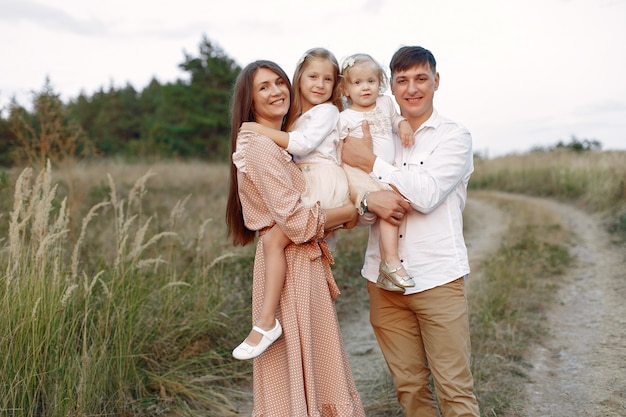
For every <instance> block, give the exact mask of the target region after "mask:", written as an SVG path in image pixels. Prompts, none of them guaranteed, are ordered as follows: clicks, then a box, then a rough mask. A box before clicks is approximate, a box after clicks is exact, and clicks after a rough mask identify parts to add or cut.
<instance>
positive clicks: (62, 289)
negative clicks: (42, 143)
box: [0, 163, 250, 416]
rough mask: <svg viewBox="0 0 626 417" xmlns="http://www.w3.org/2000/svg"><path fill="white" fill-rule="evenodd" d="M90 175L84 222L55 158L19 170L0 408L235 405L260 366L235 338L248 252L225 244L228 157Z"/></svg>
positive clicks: (172, 409)
mask: <svg viewBox="0 0 626 417" xmlns="http://www.w3.org/2000/svg"><path fill="white" fill-rule="evenodd" d="M130 171H133V172H132V173H131V172H130ZM139 171H144V174H143V175H141V176H138V177H137V176H135V179H133V178H132V177H133V175H135V174H138V172H139ZM81 172H82V174H83V175H81V178H82V179H83V181H82V182H81V184H83V187H82V188H80V187H79V188H78V189H81V190H82V192H83V193H84V194H85V196H86V197H87V198H85V199H84V201H89V200H92V203H91V204H86V205H85V206H84V207H81V213H83V215H82V218H81V219H80V220H79V219H71V218H70V216H69V210H68V201H67V198H66V197H65V196H64V190H63V184H62V183H55V182H54V179H53V173H52V170H51V167H50V164H48V165H47V166H46V168H45V169H43V170H41V172H39V173H37V174H36V173H35V172H33V170H32V169H25V170H23V171H22V172H21V173H19V175H17V177H16V179H15V187H14V193H13V196H12V200H13V203H12V206H11V208H10V211H9V213H2V217H0V220H2V222H3V223H5V222H6V223H5V225H4V226H3V227H2V230H3V231H5V232H6V233H3V235H5V236H6V237H3V238H2V241H1V242H0V243H1V244H2V247H1V251H0V268H1V272H0V314H1V315H2V317H3V318H4V319H3V320H2V321H1V322H0V334H2V343H0V357H2V362H1V364H0V375H1V378H2V384H3V389H2V390H1V392H0V410H1V411H0V414H2V415H7V416H88V415H89V416H90V415H119V416H131V415H138V416H139V415H141V416H149V415H163V414H164V413H166V412H169V413H171V415H206V413H207V412H208V411H209V410H210V411H211V412H216V411H218V410H219V411H220V412H222V413H223V414H224V415H227V414H228V413H229V410H230V409H231V404H230V401H229V399H228V398H229V397H231V395H230V391H231V390H235V389H236V383H237V380H238V378H239V377H240V376H241V375H245V374H246V373H247V372H248V369H246V367H245V366H242V365H240V364H237V363H234V362H232V361H230V360H227V359H226V358H227V355H226V353H227V352H225V350H226V348H225V346H231V345H234V344H235V342H236V341H238V340H239V339H240V338H241V334H242V333H243V331H244V330H243V327H246V328H247V327H248V326H247V325H246V324H244V323H246V322H247V321H248V320H249V318H248V314H247V308H248V302H247V297H246V292H247V288H248V287H249V265H250V254H248V253H247V251H245V250H244V251H241V252H240V253H239V254H238V257H235V255H234V254H231V253H230V249H228V250H225V247H226V243H225V242H224V227H223V226H222V224H223V222H222V216H223V207H224V189H225V182H224V179H225V172H226V168H225V167H217V166H213V167H210V166H207V165H206V164H201V163H198V164H171V163H161V164H154V165H153V166H152V167H150V168H148V169H146V167H145V166H143V167H139V166H135V167H130V166H127V165H119V164H115V163H114V164H113V165H108V164H105V165H102V166H98V164H95V165H93V164H91V165H85V166H83V167H82V171H81ZM94 172H97V174H95V177H99V178H100V180H99V182H92V183H90V184H88V181H90V178H91V177H90V176H91V175H94ZM106 172H109V174H108V175H107V174H105V173H106ZM11 175H13V174H11ZM159 176H160V178H159ZM114 177H117V178H118V182H121V184H118V183H117V182H116V181H115V180H114ZM120 178H121V180H120ZM76 190H77V189H76V188H75V191H76ZM2 191H7V190H6V189H3V190H2ZM6 197H8V196H6V195H4V196H3V201H5V202H6V201H7V198H6ZM9 200H10V198H9ZM72 221H75V222H77V224H78V225H79V227H78V228H77V229H76V230H79V232H78V233H77V235H76V237H75V238H73V239H72V238H71V237H70V236H69V233H68V232H69V230H70V223H71V222H72ZM227 394H228V395H227Z"/></svg>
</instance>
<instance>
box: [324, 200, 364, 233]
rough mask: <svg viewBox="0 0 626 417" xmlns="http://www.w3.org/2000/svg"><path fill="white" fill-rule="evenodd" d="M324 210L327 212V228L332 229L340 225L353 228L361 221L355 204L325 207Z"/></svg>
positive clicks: (325, 227)
mask: <svg viewBox="0 0 626 417" xmlns="http://www.w3.org/2000/svg"><path fill="white" fill-rule="evenodd" d="M322 211H323V212H324V213H326V222H325V223H324V229H325V230H332V229H335V228H337V227H338V226H343V228H344V229H352V228H353V227H354V226H356V224H357V222H358V221H359V213H358V212H357V211H356V209H355V208H354V205H353V204H344V205H343V206H340V207H335V208H331V209H323V210H322Z"/></svg>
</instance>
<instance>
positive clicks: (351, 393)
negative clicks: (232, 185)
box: [233, 132, 365, 417]
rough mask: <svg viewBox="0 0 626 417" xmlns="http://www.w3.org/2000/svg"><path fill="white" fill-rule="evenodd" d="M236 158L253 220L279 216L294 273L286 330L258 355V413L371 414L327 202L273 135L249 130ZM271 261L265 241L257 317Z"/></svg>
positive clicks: (283, 308) (275, 416)
mask: <svg viewBox="0 0 626 417" xmlns="http://www.w3.org/2000/svg"><path fill="white" fill-rule="evenodd" d="M233 163H234V164H235V166H236V167H237V169H238V184H239V196H240V199H241V205H242V209H243V215H244V220H245V223H246V226H247V227H248V228H249V229H251V230H262V229H265V228H267V227H269V226H272V225H273V224H274V223H277V224H278V225H279V226H280V227H281V229H282V230H283V232H284V233H285V234H286V235H287V236H288V237H289V238H290V239H291V240H292V242H294V244H291V245H289V246H287V248H286V249H285V255H286V258H287V276H286V280H285V285H284V287H283V291H282V294H281V297H280V305H279V308H278V312H277V318H278V320H279V321H280V323H281V325H282V327H283V335H282V336H281V337H280V339H278V340H277V341H276V342H274V343H273V344H272V345H271V346H270V347H269V348H268V349H267V350H266V351H265V352H264V353H263V354H261V355H260V356H258V357H256V358H255V359H254V365H253V372H254V373H253V382H254V409H253V413H252V415H253V417H365V413H364V411H363V407H362V405H361V400H360V397H359V394H358V392H357V391H356V387H355V385H354V380H353V378H352V373H351V371H350V366H349V363H348V359H347V356H346V353H345V349H344V344H343V340H342V337H341V333H340V329H339V323H338V321H337V313H336V310H335V305H334V299H335V298H336V297H337V296H338V295H339V290H338V288H337V285H336V284H335V280H334V278H333V276H332V273H331V270H330V264H331V263H332V256H331V254H330V252H329V251H328V247H327V246H326V242H324V241H323V239H322V238H323V235H324V230H323V229H324V220H325V218H324V214H323V212H322V211H321V209H320V207H319V204H315V205H313V206H312V207H310V206H305V205H304V204H303V203H302V201H301V195H302V193H303V192H304V191H305V189H306V184H305V180H304V177H303V175H302V173H301V172H300V170H299V169H298V167H297V166H296V165H295V164H294V163H293V162H292V159H291V155H289V153H287V152H286V151H285V150H283V149H282V148H280V147H278V146H277V145H276V144H275V143H274V142H272V141H271V140H270V139H269V138H267V137H265V136H261V135H258V134H256V133H252V132H241V133H240V134H239V137H238V140H237V152H235V153H234V154H233ZM264 273H265V261H264V259H263V250H262V248H261V247H260V246H259V244H257V248H256V256H255V261H254V276H253V294H252V319H253V322H254V321H256V318H257V316H258V314H259V311H260V308H261V302H262V299H263V282H264Z"/></svg>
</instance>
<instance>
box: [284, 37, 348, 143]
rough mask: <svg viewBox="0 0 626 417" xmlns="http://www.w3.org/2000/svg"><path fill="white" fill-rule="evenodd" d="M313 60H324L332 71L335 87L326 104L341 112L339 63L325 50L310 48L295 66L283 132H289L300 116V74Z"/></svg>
mask: <svg viewBox="0 0 626 417" xmlns="http://www.w3.org/2000/svg"><path fill="white" fill-rule="evenodd" d="M314 59H325V60H327V61H329V62H330V63H331V64H332V65H333V67H334V69H335V72H334V78H335V85H334V86H333V92H332V94H331V95H330V98H329V99H328V103H333V104H334V105H335V106H337V108H338V109H339V111H342V110H343V102H342V101H341V90H340V86H339V62H337V58H335V55H333V53H332V52H330V51H329V50H328V49H325V48H312V49H309V50H308V51H306V52H305V53H304V55H302V57H301V58H300V60H299V61H298V63H297V64H296V70H295V71H294V73H293V81H292V85H293V93H292V96H293V97H292V100H291V109H290V110H289V115H288V116H287V121H286V123H285V130H287V131H289V130H291V127H292V126H293V124H294V123H295V122H296V120H297V119H298V117H300V116H301V115H302V94H301V93H300V80H301V79H302V74H303V73H304V70H306V68H307V66H308V65H309V63H310V62H311V61H312V60H314Z"/></svg>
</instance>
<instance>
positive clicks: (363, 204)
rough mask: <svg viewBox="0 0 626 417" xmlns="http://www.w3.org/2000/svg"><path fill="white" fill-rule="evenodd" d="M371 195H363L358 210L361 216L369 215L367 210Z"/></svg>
mask: <svg viewBox="0 0 626 417" xmlns="http://www.w3.org/2000/svg"><path fill="white" fill-rule="evenodd" d="M369 194H370V193H369V192H367V193H365V195H363V198H362V199H361V204H359V208H358V209H357V210H358V212H359V216H362V215H364V214H365V213H369V210H368V208H367V196H368V195H369Z"/></svg>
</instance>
